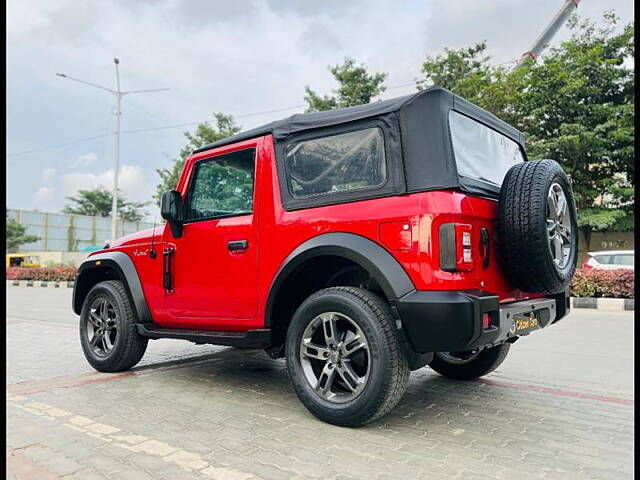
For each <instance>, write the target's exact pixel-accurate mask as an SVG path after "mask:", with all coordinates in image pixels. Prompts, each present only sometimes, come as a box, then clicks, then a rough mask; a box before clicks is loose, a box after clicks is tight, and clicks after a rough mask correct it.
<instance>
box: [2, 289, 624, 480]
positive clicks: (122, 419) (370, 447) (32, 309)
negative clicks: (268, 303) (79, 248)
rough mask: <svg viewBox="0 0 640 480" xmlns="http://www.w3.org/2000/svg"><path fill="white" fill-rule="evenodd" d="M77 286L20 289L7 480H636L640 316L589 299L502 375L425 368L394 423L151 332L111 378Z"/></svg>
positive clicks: (521, 346)
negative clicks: (362, 415)
mask: <svg viewBox="0 0 640 480" xmlns="http://www.w3.org/2000/svg"><path fill="white" fill-rule="evenodd" d="M70 305H71V289H50V288H21V287H7V327H6V330H7V367H6V369H7V422H8V423H7V443H8V447H9V448H8V450H7V458H8V465H9V472H10V475H9V477H8V478H62V477H63V478H89V479H90V478H136V479H138V478H171V479H175V478H221V479H223V478H224V479H226V478H235V479H248V478H277V479H281V478H336V479H338V478H342V479H350V478H380V479H382V478H427V477H428V478H464V479H467V478H504V479H510V478H603V479H604V478H606V479H612V478H632V476H633V402H634V399H633V314H632V312H605V311H590V310H574V311H573V312H572V313H571V314H570V316H569V317H568V318H566V319H564V320H562V321H561V322H560V323H558V324H557V325H554V326H553V327H551V328H549V329H547V330H543V331H541V332H538V333H534V334H532V335H530V336H529V337H525V338H522V339H520V340H519V341H518V342H516V343H515V344H514V345H513V346H512V348H511V351H510V352H509V357H508V358H507V360H506V361H505V362H504V363H503V365H502V366H501V367H500V368H499V369H498V370H497V371H496V372H494V373H493V374H491V375H488V376H487V377H485V378H484V379H481V380H479V381H474V382H462V383H461V382H453V381H450V380H446V379H444V378H442V377H440V376H438V375H437V374H436V373H435V372H433V371H432V370H430V369H429V368H424V369H421V370H419V371H417V372H413V374H412V377H411V382H410V385H409V389H408V391H407V394H406V395H405V397H404V398H403V400H402V401H401V402H400V404H399V405H398V407H397V408H396V409H395V410H394V411H393V412H391V414H389V415H387V416H386V417H384V418H383V419H381V420H380V421H378V422H376V423H374V424H372V425H370V426H367V427H364V428H361V429H344V428H338V427H333V426H330V425H326V424H323V423H321V422H319V421H318V420H316V419H315V418H314V417H312V416H311V415H310V414H309V413H308V412H307V411H306V410H305V409H304V408H303V407H302V405H301V404H300V403H299V402H298V401H297V399H296V397H295V395H294V393H293V391H292V390H291V389H290V387H289V384H288V381H287V378H286V373H285V370H284V364H283V362H282V361H274V360H271V359H269V358H268V357H267V356H266V355H265V354H264V353H263V352H259V351H252V352H247V351H240V350H234V349H229V348H223V347H214V346H206V345H205V346H202V345H201V346H198V345H193V344H190V343H187V342H181V341H177V340H158V341H153V342H150V345H149V348H148V349H147V353H146V354H145V357H144V358H143V361H142V362H141V363H140V365H139V366H138V367H136V368H135V369H133V370H132V372H128V373H125V374H112V375H109V374H100V373H96V372H94V371H93V370H92V369H91V367H90V366H89V365H88V364H87V363H86V361H85V360H84V357H83V355H82V351H81V349H80V346H79V342H78V330H77V316H75V315H74V314H73V313H72V312H71V307H70Z"/></svg>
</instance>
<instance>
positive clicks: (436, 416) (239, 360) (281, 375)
mask: <svg viewBox="0 0 640 480" xmlns="http://www.w3.org/2000/svg"><path fill="white" fill-rule="evenodd" d="M171 364H172V367H171V368H172V370H174V371H176V378H177V377H179V378H180V384H181V386H182V387H183V388H193V389H194V390H200V389H202V390H207V389H220V390H223V391H243V392H244V394H243V396H244V398H248V399H250V398H251V396H252V395H253V396H255V400H264V399H265V398H268V399H269V400H270V402H271V403H275V404H278V405H282V406H286V407H287V408H288V409H294V410H297V414H296V416H303V417H309V418H310V417H311V416H310V414H308V413H307V412H306V410H305V409H304V407H303V406H302V404H300V402H299V401H298V399H297V397H296V395H295V392H294V391H293V389H292V388H291V386H290V384H289V379H288V378H287V372H286V367H285V362H284V360H283V359H278V360H274V359H271V358H269V357H268V356H267V355H266V353H264V352H263V351H259V350H241V349H234V348H228V349H224V350H221V351H218V352H215V353H212V354H209V355H205V356H202V357H194V358H192V359H189V360H188V361H186V362H183V363H181V362H180V361H177V362H171ZM146 369H153V365H149V366H145V367H141V368H139V369H136V370H137V371H141V372H142V371H144V370H146ZM538 397H541V398H537V399H536V405H535V408H534V410H535V411H536V412H542V411H544V409H545V408H554V406H557V404H558V402H557V400H556V401H554V402H549V401H547V400H550V399H549V398H546V396H544V395H542V396H538ZM525 400H526V397H525V395H524V394H523V392H520V391H517V390H511V389H506V388H502V387H497V386H492V385H488V384H486V383H482V382H480V381H456V380H450V379H447V378H444V377H442V376H440V375H438V374H437V373H436V372H434V371H433V370H431V369H430V368H429V367H424V368H422V369H420V370H417V371H414V372H412V373H411V378H410V382H409V386H408V388H407V391H406V393H405V395H404V396H403V398H402V399H401V400H400V402H399V403H398V405H397V406H396V407H395V408H394V409H393V410H392V411H391V412H389V413H388V414H387V415H385V416H384V417H383V418H381V419H379V420H378V421H376V422H373V423H371V424H370V425H368V426H366V427H364V428H391V429H398V428H401V427H403V426H404V427H407V428H412V429H413V428H416V427H419V428H421V429H424V428H426V427H428V426H429V425H432V426H433V425H449V426H452V427H451V428H456V427H455V424H457V423H464V424H466V425H470V424H475V427H476V428H477V429H479V430H480V431H492V430H494V429H495V425H494V424H493V418H494V417H496V418H498V421H499V422H500V423H503V422H513V419H515V417H516V413H515V412H504V411H503V410H504V408H503V407H504V405H510V406H511V408H513V406H514V405H516V404H519V403H522V402H523V401H525ZM479 409H481V410H482V411H479ZM516 410H517V409H516ZM457 418H460V419H461V420H463V421H462V422H459V421H457V420H456V419H457ZM530 420H534V419H533V418H530Z"/></svg>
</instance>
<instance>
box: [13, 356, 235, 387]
mask: <svg viewBox="0 0 640 480" xmlns="http://www.w3.org/2000/svg"><path fill="white" fill-rule="evenodd" d="M223 351H226V350H223ZM220 353H221V352H215V353H209V354H204V355H193V356H189V357H186V358H181V359H178V360H170V361H168V362H161V363H156V364H147V365H143V366H140V367H137V368H136V369H134V370H129V371H127V372H121V373H102V372H96V371H92V372H87V373H80V374H76V375H62V376H59V377H49V378H43V379H40V380H25V381H23V382H17V383H12V384H9V385H7V388H6V391H7V394H10V395H12V396H16V395H30V394H33V393H42V392H47V391H49V390H53V389H56V388H72V387H81V386H84V385H91V384H94V383H103V382H111V381H114V380H120V379H123V378H129V377H138V376H142V375H149V374H153V373H160V372H166V371H168V370H175V369H176V368H181V367H183V366H187V365H188V366H194V365H200V364H201V363H206V362H208V361H210V360H212V359H214V358H215V357H216V356H217V355H219V354H220Z"/></svg>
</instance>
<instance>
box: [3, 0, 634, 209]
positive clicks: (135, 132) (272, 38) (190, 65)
mask: <svg viewBox="0 0 640 480" xmlns="http://www.w3.org/2000/svg"><path fill="white" fill-rule="evenodd" d="M561 5H562V1H561V0H539V1H535V2H531V1H530V0H484V1H477V0H397V1H394V2H389V1H388V0H351V1H349V2H345V1H343V0H342V1H338V0H325V1H323V2H318V1H315V0H300V1H286V0H262V1H259V0H245V1H237V2H229V1H228V0H188V1H187V0H184V1H179V0H140V1H136V2H131V1H126V0H111V1H109V2H95V1H83V0H73V1H71V0H8V2H7V112H6V115H7V122H6V125H7V126H6V135H7V152H6V153H7V156H6V162H7V180H6V182H7V206H8V207H9V208H20V209H37V210H40V211H45V212H58V211H60V210H61V209H62V208H63V206H64V205H65V204H67V203H68V200H67V197H69V196H71V195H73V194H74V193H75V192H77V190H78V189H87V188H94V187H97V186H104V187H106V188H108V189H111V188H112V183H113V173H114V169H113V160H114V136H113V131H114V128H115V115H114V112H115V98H114V96H113V95H112V94H110V93H108V92H106V91H103V90H99V89H96V88H92V87H89V86H85V85H83V84H80V83H76V82H73V81H69V80H65V79H63V78H60V77H58V76H56V72H62V73H65V74H67V75H69V76H72V77H76V78H79V79H82V80H85V81H88V82H92V83H96V84H100V85H104V86H106V87H108V88H115V70H114V64H113V58H114V57H117V58H119V59H120V78H121V86H122V89H123V90H140V89H156V88H169V89H170V90H168V91H163V92H155V93H140V94H136V95H129V96H126V97H124V100H123V104H122V110H123V114H122V116H121V120H122V131H123V134H122V136H121V144H120V169H119V179H120V182H119V184H120V189H121V191H122V192H123V193H124V194H125V196H126V197H127V198H128V199H130V200H135V201H140V202H145V201H150V200H151V199H152V195H153V194H154V193H155V188H156V185H157V184H158V182H159V177H158V175H157V173H156V169H158V168H166V167H169V166H170V165H171V163H172V159H173V158H176V157H177V156H178V153H179V151H180V148H181V147H183V146H184V145H185V143H186V142H185V138H184V132H185V131H187V130H189V129H190V128H194V125H195V123H197V122H201V121H205V120H210V119H211V118H212V113H213V112H224V113H227V114H231V115H234V116H235V118H236V120H237V123H238V124H239V125H240V126H242V128H243V129H248V128H252V127H255V126H258V125H260V124H263V123H266V122H269V121H271V120H275V119H278V118H283V117H286V116H288V115H290V114H292V113H296V112H301V111H303V110H304V87H305V86H307V85H309V86H310V87H312V88H313V89H314V90H316V91H318V92H320V93H322V94H325V93H331V90H332V89H333V88H336V85H335V83H334V81H333V77H332V76H331V74H330V73H329V72H328V70H327V67H328V66H329V65H335V64H338V63H342V61H343V59H344V57H346V56H350V57H353V58H355V59H356V61H357V62H361V63H364V64H365V65H366V66H367V67H368V68H369V69H370V71H372V72H386V73H388V78H387V81H386V85H387V91H386V92H385V93H384V94H382V95H381V98H391V97H395V96H400V95H404V94H408V93H411V92H413V91H415V80H416V79H417V78H418V77H419V75H420V66H421V63H422V62H423V61H424V59H425V57H426V56H427V55H432V56H433V55H437V54H439V53H442V52H443V49H444V47H449V48H461V47H466V46H470V45H472V44H474V43H475V42H478V41H481V40H486V41H487V44H488V50H489V53H490V54H491V57H492V61H493V62H494V63H496V64H497V63H502V62H507V61H511V60H514V59H517V58H519V57H520V56H521V55H522V53H523V52H524V51H526V50H527V49H528V48H529V47H530V46H531V44H532V43H533V41H534V40H535V39H536V37H537V36H538V35H539V34H540V33H541V31H542V29H543V28H544V27H545V26H546V25H547V23H548V22H549V21H550V20H551V18H552V17H553V15H554V14H555V13H556V11H557V10H558V9H559V8H560V6H561ZM608 8H612V9H614V10H615V12H616V13H617V14H618V15H619V17H620V20H621V24H626V23H628V22H630V21H632V20H633V1H632V0H609V1H607V2H603V1H601V0H582V1H581V2H580V4H579V7H578V13H579V14H580V15H581V16H583V17H589V18H592V19H594V20H599V19H601V17H602V13H603V11H604V10H605V9H608ZM566 38H568V31H567V29H566V28H563V29H562V30H561V31H560V32H559V33H558V34H557V36H556V38H555V39H554V42H553V43H559V42H560V41H562V40H563V39H566ZM183 124H193V125H191V126H189V125H186V126H181V127H174V126H175V125H183ZM163 127H172V128H163ZM87 139H88V140H87ZM78 140H82V141H78ZM25 152H28V153H25ZM156 216H158V210H157V208H156V207H155V205H152V206H150V207H148V208H147V219H148V220H150V221H152V220H153V219H154V217H156Z"/></svg>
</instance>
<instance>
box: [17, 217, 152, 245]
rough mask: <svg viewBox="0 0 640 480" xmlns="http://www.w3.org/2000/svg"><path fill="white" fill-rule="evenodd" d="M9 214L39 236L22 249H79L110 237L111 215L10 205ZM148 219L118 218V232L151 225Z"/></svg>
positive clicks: (123, 232)
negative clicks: (68, 212)
mask: <svg viewBox="0 0 640 480" xmlns="http://www.w3.org/2000/svg"><path fill="white" fill-rule="evenodd" d="M7 214H8V217H9V218H13V219H15V220H16V221H17V222H18V223H20V224H22V225H24V226H25V227H27V230H26V233H27V234H30V235H37V236H38V237H40V240H38V241H37V242H33V243H28V244H24V245H22V246H20V251H39V252H56V251H57V252H60V251H62V252H79V251H82V249H83V248H84V247H90V246H93V245H101V246H102V245H104V243H105V242H106V241H107V240H109V238H110V237H111V217H90V216H88V215H69V214H66V213H46V212H38V211H35V210H16V209H7ZM152 226H153V224H152V223H149V222H125V221H123V220H121V221H119V222H118V225H117V232H118V233H117V236H118V237H121V236H122V235H127V234H129V233H134V232H137V231H139V230H144V229H146V228H151V227H152Z"/></svg>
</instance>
